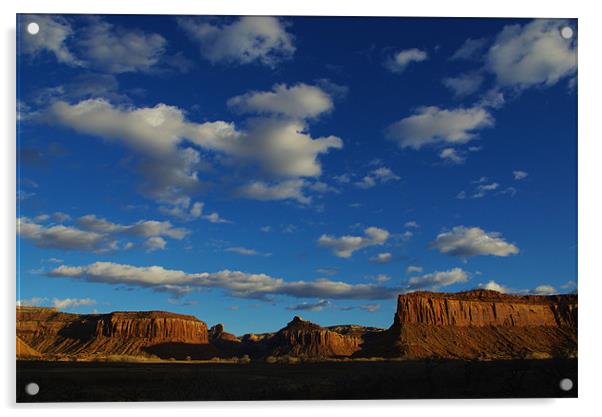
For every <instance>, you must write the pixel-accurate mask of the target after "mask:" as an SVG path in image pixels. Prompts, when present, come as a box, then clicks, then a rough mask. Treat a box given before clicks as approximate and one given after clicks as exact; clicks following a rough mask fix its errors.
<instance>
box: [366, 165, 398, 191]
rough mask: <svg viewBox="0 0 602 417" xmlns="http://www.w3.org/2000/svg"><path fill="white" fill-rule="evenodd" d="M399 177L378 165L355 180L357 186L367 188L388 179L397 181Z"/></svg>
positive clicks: (385, 181)
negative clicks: (358, 179)
mask: <svg viewBox="0 0 602 417" xmlns="http://www.w3.org/2000/svg"><path fill="white" fill-rule="evenodd" d="M400 179H401V177H399V176H398V175H395V173H394V172H393V171H392V170H391V169H390V168H387V167H380V168H376V169H374V170H372V171H370V172H369V173H368V174H367V175H366V176H364V177H363V178H362V179H361V180H360V181H357V182H355V186H356V187H358V188H363V189H368V188H372V187H374V186H376V184H385V183H387V182H390V181H399V180H400Z"/></svg>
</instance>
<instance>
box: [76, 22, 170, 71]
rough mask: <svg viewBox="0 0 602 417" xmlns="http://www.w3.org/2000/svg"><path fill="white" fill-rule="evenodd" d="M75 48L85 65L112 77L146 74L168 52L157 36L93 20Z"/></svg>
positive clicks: (79, 36)
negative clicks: (126, 73) (125, 74)
mask: <svg viewBox="0 0 602 417" xmlns="http://www.w3.org/2000/svg"><path fill="white" fill-rule="evenodd" d="M77 44H78V50H80V51H81V56H83V57H84V58H85V59H86V61H88V62H90V63H91V65H92V66H94V67H97V68H100V69H101V70H103V71H106V72H111V73H125V72H137V71H142V72H148V71H150V70H151V69H152V68H153V67H154V66H156V65H157V64H158V63H159V62H160V60H161V58H162V56H163V54H164V53H165V50H166V48H167V41H166V40H165V38H163V36H161V35H159V34H156V33H145V32H142V31H140V30H126V29H124V28H121V27H115V26H114V25H112V24H110V23H108V22H105V21H103V20H101V19H93V20H92V21H91V23H90V24H89V25H87V26H86V27H85V30H83V31H82V32H81V34H79V35H78V42H77Z"/></svg>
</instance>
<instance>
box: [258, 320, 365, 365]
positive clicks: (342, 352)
mask: <svg viewBox="0 0 602 417" xmlns="http://www.w3.org/2000/svg"><path fill="white" fill-rule="evenodd" d="M269 343H271V344H272V345H273V349H272V354H274V355H283V354H288V355H292V356H302V357H337V356H351V355H352V354H353V353H355V352H357V351H358V350H359V349H360V345H361V343H362V338H361V336H360V335H343V334H340V333H337V332H334V331H331V330H329V329H327V328H323V327H320V326H318V325H317V324H314V323H311V322H309V321H305V320H303V319H301V318H300V317H298V316H296V317H294V318H293V320H292V321H291V322H290V323H288V325H287V326H286V327H284V328H283V329H281V330H280V331H278V332H277V333H276V334H274V335H273V336H272V337H271V338H270V341H269Z"/></svg>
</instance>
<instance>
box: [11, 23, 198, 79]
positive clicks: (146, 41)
mask: <svg viewBox="0 0 602 417" xmlns="http://www.w3.org/2000/svg"><path fill="white" fill-rule="evenodd" d="M30 22H36V23H38V24H39V26H40V32H39V33H38V34H37V35H35V36H32V35H30V34H28V33H27V32H26V28H27V25H28V24H29V23H30ZM21 23H22V24H21V27H22V28H23V36H22V39H23V42H22V51H23V52H24V53H26V54H31V55H38V54H39V53H40V52H42V51H47V52H50V53H52V54H54V56H55V57H56V59H57V61H58V62H61V63H64V64H67V65H70V66H76V67H88V68H94V69H97V70H100V71H103V72H108V73H125V72H150V71H155V70H158V69H159V67H164V68H167V67H173V68H176V69H178V70H181V71H187V70H188V69H189V67H190V66H191V62H190V61H188V60H187V59H186V58H184V57H183V56H182V55H181V54H177V55H173V56H167V55H166V49H167V41H166V40H165V38H163V37H162V36H161V35H159V34H157V33H146V32H143V31H141V30H137V29H129V28H127V29H126V28H123V27H117V26H115V25H113V24H111V23H108V22H107V21H105V20H103V19H101V18H100V17H92V16H89V17H87V18H86V19H85V24H83V25H82V27H81V29H80V30H78V31H77V33H76V31H75V29H73V27H72V25H71V23H70V21H69V19H68V18H67V17H63V16H52V15H38V16H34V15H29V16H25V17H23V19H22V22H21ZM59 88H60V87H59Z"/></svg>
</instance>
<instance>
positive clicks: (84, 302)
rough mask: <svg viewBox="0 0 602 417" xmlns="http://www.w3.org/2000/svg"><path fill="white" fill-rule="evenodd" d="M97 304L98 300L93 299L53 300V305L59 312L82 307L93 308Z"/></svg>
mask: <svg viewBox="0 0 602 417" xmlns="http://www.w3.org/2000/svg"><path fill="white" fill-rule="evenodd" d="M94 304H96V300H93V299H92V298H65V299H62V300H61V299H58V298H54V299H53V300H52V305H53V307H55V308H58V309H59V310H70V309H74V308H77V307H81V306H92V305H94Z"/></svg>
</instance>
